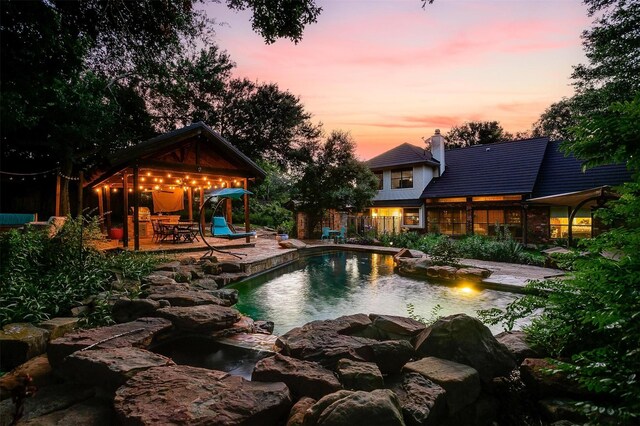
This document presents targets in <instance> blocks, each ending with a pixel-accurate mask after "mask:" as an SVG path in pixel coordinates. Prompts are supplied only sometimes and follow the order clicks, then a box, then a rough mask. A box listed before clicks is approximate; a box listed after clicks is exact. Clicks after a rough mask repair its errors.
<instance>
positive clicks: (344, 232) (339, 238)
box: [336, 226, 347, 244]
mask: <svg viewBox="0 0 640 426" xmlns="http://www.w3.org/2000/svg"><path fill="white" fill-rule="evenodd" d="M336 241H337V242H339V243H343V244H344V243H346V242H347V229H346V228H345V227H344V226H343V227H342V228H340V234H338V235H337V236H336Z"/></svg>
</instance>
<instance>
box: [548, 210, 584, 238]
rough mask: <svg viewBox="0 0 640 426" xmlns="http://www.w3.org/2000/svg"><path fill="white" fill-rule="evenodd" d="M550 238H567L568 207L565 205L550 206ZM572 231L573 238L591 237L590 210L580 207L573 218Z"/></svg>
mask: <svg viewBox="0 0 640 426" xmlns="http://www.w3.org/2000/svg"><path fill="white" fill-rule="evenodd" d="M549 225H550V229H551V238H569V209H568V208H567V207H551V218H550V219H549ZM571 231H572V233H573V237H574V238H590V237H591V212H590V211H589V210H588V209H580V210H578V213H577V214H576V216H575V217H574V218H573V226H572V230H571Z"/></svg>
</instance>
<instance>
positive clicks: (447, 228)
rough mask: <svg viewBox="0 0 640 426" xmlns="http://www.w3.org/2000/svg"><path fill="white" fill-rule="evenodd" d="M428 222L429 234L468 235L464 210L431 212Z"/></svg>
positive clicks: (429, 212)
mask: <svg viewBox="0 0 640 426" xmlns="http://www.w3.org/2000/svg"><path fill="white" fill-rule="evenodd" d="M428 220H429V232H433V233H439V234H445V235H464V234H466V233H467V220H466V212H465V210H464V209H438V210H429V211H428Z"/></svg>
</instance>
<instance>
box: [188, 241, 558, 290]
mask: <svg viewBox="0 0 640 426" xmlns="http://www.w3.org/2000/svg"><path fill="white" fill-rule="evenodd" d="M304 243H306V244H307V246H306V247H304V248H301V249H285V248H281V247H280V246H279V245H278V243H277V242H276V241H275V240H270V239H262V240H260V239H259V240H258V242H257V244H256V245H255V246H254V247H247V248H245V249H244V250H240V251H241V252H243V253H244V254H246V256H244V257H243V258H242V259H237V258H234V257H233V256H229V255H225V254H220V253H215V255H216V256H217V257H218V259H220V260H221V261H229V262H236V263H238V265H239V267H240V271H241V272H239V273H238V274H236V275H235V276H229V277H228V279H229V281H228V282H229V283H232V282H239V281H245V280H247V279H250V278H255V277H257V276H259V275H262V274H265V273H267V272H271V271H275V270H277V269H279V268H282V267H285V266H288V265H290V264H292V263H294V262H296V261H297V260H299V259H301V258H305V257H308V256H313V255H318V254H322V253H331V252H338V251H352V252H362V253H378V254H387V255H391V256H393V255H395V254H397V253H398V252H399V251H400V250H402V249H401V248H396V247H382V246H366V245H358V244H333V243H324V242H320V241H319V240H308V241H304ZM412 253H413V254H414V255H416V256H419V255H424V253H422V252H420V251H417V250H412ZM203 254H205V252H204V251H203V252H194V251H190V252H184V253H179V254H177V255H176V256H177V257H178V258H180V257H190V256H201V255H203ZM460 263H461V264H463V265H465V266H471V267H475V268H484V269H488V270H490V271H491V272H492V274H491V276H490V277H488V278H485V279H483V280H482V282H480V283H477V284H476V285H477V286H479V287H482V288H489V289H494V290H500V291H508V292H512V293H523V292H524V287H525V286H526V284H527V283H528V282H529V281H531V280H545V279H549V278H559V277H563V276H565V272H564V271H561V270H558V269H551V268H543V267H539V266H531V265H521V264H514V263H505V262H492V261H486V260H476V259H460ZM442 284H446V283H442Z"/></svg>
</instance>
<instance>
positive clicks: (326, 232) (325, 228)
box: [320, 226, 331, 241]
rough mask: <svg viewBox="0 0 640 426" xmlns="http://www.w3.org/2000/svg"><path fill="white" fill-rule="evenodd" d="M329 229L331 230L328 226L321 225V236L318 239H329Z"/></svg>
mask: <svg viewBox="0 0 640 426" xmlns="http://www.w3.org/2000/svg"><path fill="white" fill-rule="evenodd" d="M330 230H331V228H329V227H328V226H323V227H322V236H321V237H320V241H322V240H324V239H325V238H326V239H327V240H330V239H331V234H329V231H330Z"/></svg>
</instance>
